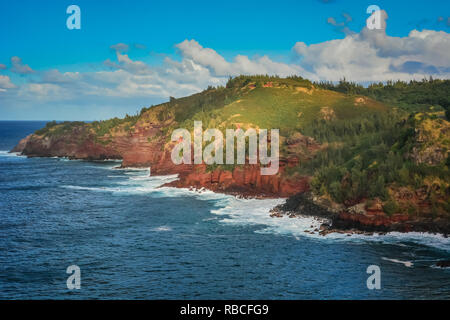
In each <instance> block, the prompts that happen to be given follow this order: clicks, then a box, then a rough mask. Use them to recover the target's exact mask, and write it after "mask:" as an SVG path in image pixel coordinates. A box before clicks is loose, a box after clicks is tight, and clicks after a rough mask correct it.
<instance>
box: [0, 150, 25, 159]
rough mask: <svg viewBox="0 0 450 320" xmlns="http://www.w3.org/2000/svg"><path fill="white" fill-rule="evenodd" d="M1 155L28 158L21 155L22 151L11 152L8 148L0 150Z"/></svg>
mask: <svg viewBox="0 0 450 320" xmlns="http://www.w3.org/2000/svg"><path fill="white" fill-rule="evenodd" d="M0 157H20V158H26V156H24V155H21V154H20V152H9V151H7V150H0Z"/></svg>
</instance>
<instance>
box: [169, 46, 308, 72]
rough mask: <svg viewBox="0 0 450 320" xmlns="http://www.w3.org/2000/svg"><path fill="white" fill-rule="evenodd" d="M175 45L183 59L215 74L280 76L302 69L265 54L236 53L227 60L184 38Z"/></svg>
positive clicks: (211, 50)
mask: <svg viewBox="0 0 450 320" xmlns="http://www.w3.org/2000/svg"><path fill="white" fill-rule="evenodd" d="M176 47H177V48H178V49H179V51H180V54H181V55H182V56H183V58H184V59H189V60H191V61H192V62H193V63H194V64H197V65H200V66H202V67H206V68H208V69H209V70H211V72H212V73H213V74H214V75H216V76H222V77H223V76H235V75H239V74H278V75H280V76H289V75H293V74H298V73H299V72H301V71H302V68H301V67H300V66H298V65H293V64H292V65H288V64H285V63H279V62H274V61H272V60H271V59H270V58H269V57H267V56H263V57H260V58H256V59H250V58H249V57H247V56H244V55H237V56H236V57H235V58H234V60H233V61H232V62H228V61H226V60H225V58H224V57H222V56H221V55H220V54H218V53H217V52H216V51H214V50H213V49H210V48H204V47H202V46H201V45H200V44H199V43H198V42H197V41H195V40H184V41H183V42H181V43H179V44H177V45H176Z"/></svg>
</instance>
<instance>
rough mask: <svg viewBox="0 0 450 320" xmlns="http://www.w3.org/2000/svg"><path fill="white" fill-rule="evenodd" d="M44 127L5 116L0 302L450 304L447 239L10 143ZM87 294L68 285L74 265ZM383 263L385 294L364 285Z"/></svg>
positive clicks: (0, 164)
mask: <svg viewBox="0 0 450 320" xmlns="http://www.w3.org/2000/svg"><path fill="white" fill-rule="evenodd" d="M44 125H45V122H19V121H14V122H13V121H0V150H1V151H0V299H84V298H94V299H119V298H125V299H450V269H441V268H437V267H435V263H436V262H437V261H439V260H449V259H450V239H448V238H447V239H446V238H444V237H442V236H439V235H431V234H419V233H410V234H398V233H392V234H388V235H384V236H381V235H379V236H357V235H352V236H346V235H338V234H332V235H328V236H326V237H322V236H319V235H317V234H310V233H306V232H305V230H309V231H311V230H314V229H315V228H316V227H317V226H318V225H319V224H320V223H319V222H318V221H315V220H314V219H312V218H301V219H290V218H287V217H285V218H270V217H269V213H268V212H269V209H270V208H272V207H273V206H275V205H276V204H278V203H281V202H282V201H283V200H282V199H278V200H273V199H272V200H245V199H238V198H235V197H232V196H227V195H221V194H215V193H212V192H209V191H203V192H198V191H197V192H195V191H189V190H186V189H175V188H166V187H162V188H159V187H160V186H161V185H162V184H164V183H165V182H168V181H172V180H173V179H176V176H163V177H157V176H155V177H153V176H149V170H148V169H145V170H130V169H127V170H123V169H115V167H117V166H118V165H120V162H116V161H101V162H88V161H77V160H68V159H65V158H26V157H24V156H19V155H16V154H10V153H8V150H10V149H11V148H13V147H14V145H15V144H16V143H17V142H18V141H19V140H20V139H21V138H23V137H25V136H26V135H27V134H29V133H32V132H33V131H34V130H36V129H38V128H41V127H43V126H44ZM71 265H77V266H79V268H80V270H81V289H79V290H76V289H75V290H69V289H68V287H67V284H66V281H67V278H68V277H69V276H70V274H67V273H66V269H67V267H69V266H71ZM370 265H376V266H379V268H380V271H381V277H380V279H381V289H379V290H377V289H374V290H369V289H368V288H367V284H366V281H367V278H368V277H369V276H370V274H368V273H367V272H366V271H367V268H368V267H369V266H370Z"/></svg>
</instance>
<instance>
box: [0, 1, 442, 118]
mask: <svg viewBox="0 0 450 320" xmlns="http://www.w3.org/2000/svg"><path fill="white" fill-rule="evenodd" d="M71 4H76V5H78V6H79V7H80V9H81V24H82V27H81V30H68V29H67V28H66V19H67V17H68V14H66V8H67V7H68V6H69V5H71ZM371 4H376V5H378V6H379V7H380V8H381V9H382V10H385V12H386V13H387V16H388V18H386V19H385V21H386V23H387V27H386V28H385V30H383V31H382V32H381V31H379V32H378V34H380V35H379V36H376V33H372V34H369V33H367V32H366V33H364V31H363V29H364V27H365V25H366V19H367V18H368V17H369V15H368V14H367V13H366V8H367V7H368V6H369V5H371ZM449 14H450V2H449V1H444V0H443V1H438V0H430V1H352V0H328V1H325V0H323V1H321V0H310V1H299V0H292V1H283V0H279V1H263V0H260V1H251V0H249V1H234V0H230V1H226V2H223V1H220V2H219V1H203V0H197V1H133V0H129V1H115V0H109V1H107V0H72V1H62V0H59V1H56V0H55V1H48V0H41V1H34V0H28V1H23V0H16V1H4V0H1V1H0V39H1V43H2V45H1V50H0V119H58V120H62V119H69V120H93V119H104V118H109V117H111V116H122V115H124V114H125V113H126V112H128V113H135V112H136V110H138V109H139V108H140V107H142V106H147V105H151V104H155V103H159V102H162V101H165V100H167V99H168V96H169V95H173V96H181V95H186V94H191V93H194V92H196V91H198V90H201V89H202V88H203V86H206V85H208V84H212V85H217V84H221V83H223V81H226V78H227V77H228V76H229V75H236V74H240V73H253V72H258V71H261V72H260V73H277V74H281V75H288V74H290V73H298V74H300V75H303V76H306V77H309V78H315V77H316V76H317V79H318V80H336V79H335V77H336V75H335V74H334V73H333V70H327V71H324V70H323V69H322V68H321V65H323V64H324V63H325V64H330V69H331V68H334V69H335V70H336V74H337V73H339V74H342V72H344V73H345V75H347V76H348V77H350V78H352V79H354V80H355V81H359V82H370V81H375V80H380V81H385V80H387V79H388V78H389V77H394V78H395V77H397V78H401V79H408V77H410V78H416V77H420V76H422V74H423V75H425V73H433V75H434V76H437V77H442V78H447V77H448V74H449V73H450V71H449V69H450V63H449V62H448V60H446V55H447V56H448V53H445V52H444V51H445V50H446V49H447V47H446V46H445V45H446V44H447V43H448V41H449V39H448V35H449V34H448V32H450V27H449V20H448V17H449ZM412 30H417V32H419V33H418V34H415V35H412V36H411V34H410V33H411V31H412ZM427 30H431V31H433V33H430V32H428V31H427ZM366 31H367V30H366ZM380 37H381V38H382V39H383V40H382V41H381V42H380V40H376V39H379V38H380ZM424 37H425V38H426V39H427V40H426V41H422V40H423V38H424ZM396 39H401V42H399V41H397V40H396ZM185 40H188V41H187V42H186V41H185ZM331 40H341V42H338V43H333V42H331V43H330V41H331ZM119 43H121V44H125V45H126V46H127V47H126V49H124V50H115V49H114V47H113V48H111V46H113V45H116V44H119ZM380 43H381V44H380ZM439 43H441V44H439ZM442 43H444V45H442ZM398 45H400V46H404V48H403V50H402V48H399V47H398ZM330 46H335V47H330ZM367 46H371V47H373V50H375V51H374V52H369V53H368V54H367V56H368V58H370V57H371V54H372V58H370V59H371V60H370V61H371V62H370V63H369V64H370V65H371V66H370V68H369V67H368V69H367V70H365V71H364V72H365V73H363V72H361V71H360V70H361V66H358V65H357V64H355V61H359V60H362V59H364V56H358V57H356V56H354V57H352V58H351V59H350V58H349V59H347V61H344V60H345V59H344V58H341V60H339V61H335V62H332V61H331V60H333V59H330V57H329V53H327V52H330V51H332V50H335V51H336V50H341V51H342V50H343V51H342V57H350V56H353V55H354V51H359V50H360V49H359V48H362V47H364V48H365V47H367ZM343 47H346V48H349V49H348V50H352V48H353V50H352V51H348V52H346V51H345V50H344V49H338V48H343ZM390 47H393V49H392V50H391V49H390ZM394 47H395V48H394ZM411 47H413V48H414V49H411ZM426 48H431V49H426ZM405 50H407V51H408V52H407V53H405ZM427 50H428V51H427ZM441 51H442V52H441ZM436 52H437V54H435V53H436ZM447 52H449V51H447ZM242 56H245V57H248V60H246V59H241V58H239V57H242ZM13 57H16V58H15V60H14V61H15V62H14V63H13V59H12V58H13ZM237 57H238V58H237ZM263 57H265V58H264V59H262V58H263ZM317 57H322V59H325V60H317V59H319V58H317ZM387 57H389V60H386V59H387ZM17 58H18V59H19V60H18V59H17ZM221 59H223V60H224V61H222V62H221ZM330 61H331V62H330ZM177 63H178V64H177ZM333 63H334V64H333ZM383 63H386V69H385V71H383V72H379V70H378V69H380V68H377V66H379V65H382V64H383ZM14 66H16V67H14ZM411 66H416V67H415V69H414V70H412V69H411ZM24 67H28V68H29V69H27V68H24ZM339 68H343V69H339ZM27 70H29V72H28V71H27ZM142 70H146V71H142ZM193 70H194V71H193ZM353 70H354V71H353ZM373 72H379V73H377V74H376V77H374V76H369V74H370V75H372V74H373ZM315 80H316V79H315ZM118 88H120V90H118ZM94 90H97V91H96V92H97V93H94V92H93V91H94ZM118 92H120V94H119V93H118ZM34 94H35V95H36V96H34Z"/></svg>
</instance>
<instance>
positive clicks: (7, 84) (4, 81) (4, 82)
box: [0, 75, 16, 92]
mask: <svg viewBox="0 0 450 320" xmlns="http://www.w3.org/2000/svg"><path fill="white" fill-rule="evenodd" d="M13 88H16V85H15V84H14V83H12V82H11V79H10V78H9V77H8V76H2V75H0V92H5V91H6V89H13Z"/></svg>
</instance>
